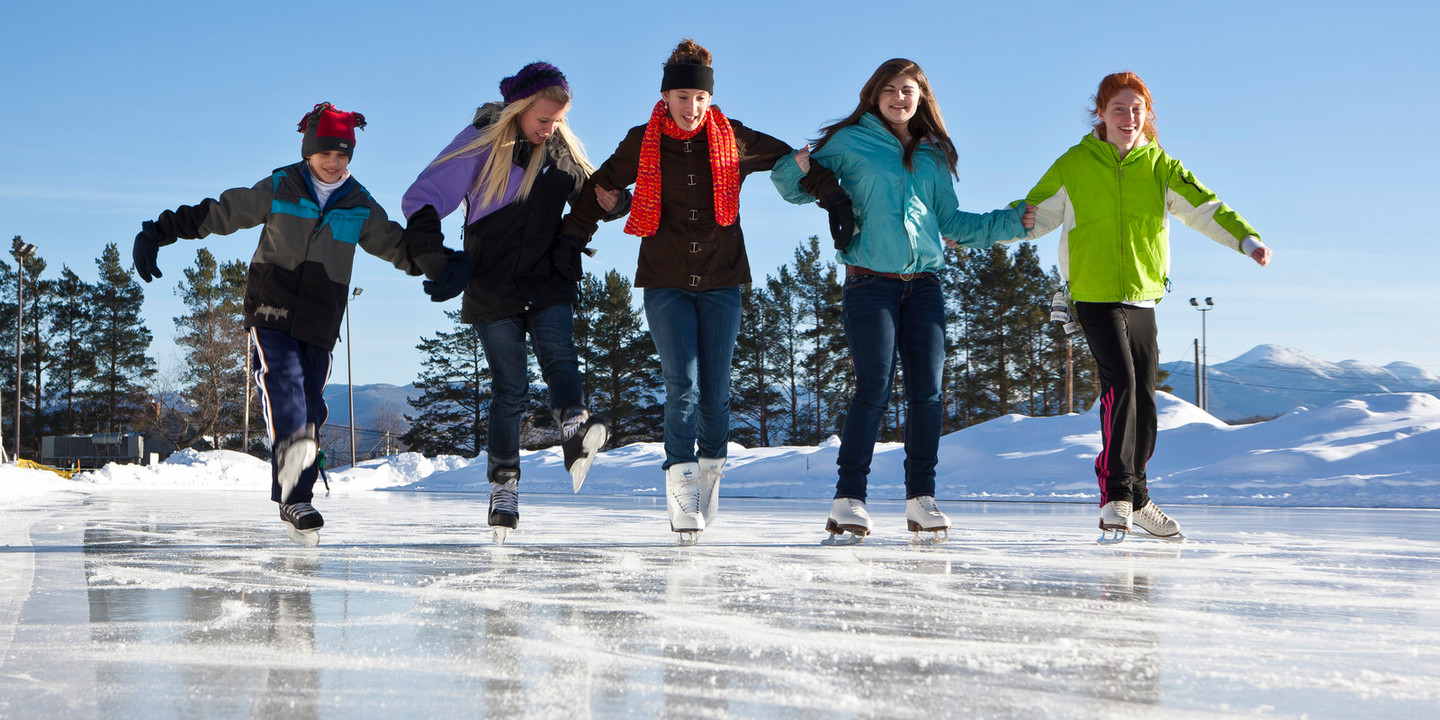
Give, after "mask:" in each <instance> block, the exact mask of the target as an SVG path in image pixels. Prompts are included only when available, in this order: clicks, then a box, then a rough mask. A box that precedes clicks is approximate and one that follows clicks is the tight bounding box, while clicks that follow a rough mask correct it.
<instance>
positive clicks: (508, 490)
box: [490, 480, 520, 515]
mask: <svg viewBox="0 0 1440 720" xmlns="http://www.w3.org/2000/svg"><path fill="white" fill-rule="evenodd" d="M490 512H492V513H494V512H502V513H507V514H510V515H518V514H519V513H520V481H519V480H506V481H505V482H503V483H497V482H492V483H490Z"/></svg>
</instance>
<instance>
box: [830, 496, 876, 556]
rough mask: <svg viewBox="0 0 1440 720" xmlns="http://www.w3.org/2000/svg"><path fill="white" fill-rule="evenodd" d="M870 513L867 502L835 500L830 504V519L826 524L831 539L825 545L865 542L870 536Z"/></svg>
mask: <svg viewBox="0 0 1440 720" xmlns="http://www.w3.org/2000/svg"><path fill="white" fill-rule="evenodd" d="M871 527H872V524H871V522H870V513H869V511H867V510H866V509H865V501H864V500H859V499H856V498H835V500H834V501H832V502H831V503H830V519H829V520H827V521H826V522H825V532H828V533H830V537H828V538H825V540H823V541H822V542H821V544H823V545H854V544H856V543H859V542H863V541H864V540H865V537H866V536H867V535H869V534H870V528H871Z"/></svg>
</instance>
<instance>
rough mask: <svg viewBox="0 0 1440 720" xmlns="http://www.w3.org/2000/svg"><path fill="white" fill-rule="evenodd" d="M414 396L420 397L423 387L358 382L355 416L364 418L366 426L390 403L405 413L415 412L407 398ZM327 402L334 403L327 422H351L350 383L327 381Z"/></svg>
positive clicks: (334, 423) (328, 403)
mask: <svg viewBox="0 0 1440 720" xmlns="http://www.w3.org/2000/svg"><path fill="white" fill-rule="evenodd" d="M412 397H420V391H419V390H418V389H416V387H415V386H414V385H404V386H398V385H389V384H387V383H373V384H370V385H356V386H355V417H357V418H360V425H361V426H362V427H364V426H365V425H367V424H369V423H370V421H371V419H372V418H374V417H375V413H376V412H379V411H380V410H382V409H384V408H385V407H387V406H391V407H394V408H395V409H397V410H399V411H400V413H402V414H403V413H414V412H415V411H414V410H413V409H412V408H411V407H410V403H409V402H407V401H408V400H409V399H410V398H412ZM325 403H326V404H327V405H329V406H330V418H329V420H328V421H327V422H329V423H330V424H332V425H348V424H350V395H349V386H347V385H341V384H331V385H326V386H325Z"/></svg>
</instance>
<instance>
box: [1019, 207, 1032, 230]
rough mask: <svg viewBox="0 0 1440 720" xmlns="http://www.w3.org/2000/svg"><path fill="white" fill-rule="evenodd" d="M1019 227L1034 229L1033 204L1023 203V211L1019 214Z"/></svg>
mask: <svg viewBox="0 0 1440 720" xmlns="http://www.w3.org/2000/svg"><path fill="white" fill-rule="evenodd" d="M1020 227H1023V228H1025V229H1026V230H1034V229H1035V206H1034V205H1031V204H1029V203H1026V205H1025V213H1024V214H1022V215H1021V216H1020Z"/></svg>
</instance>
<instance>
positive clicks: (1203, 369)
mask: <svg viewBox="0 0 1440 720" xmlns="http://www.w3.org/2000/svg"><path fill="white" fill-rule="evenodd" d="M1190 306H1191V307H1193V308H1195V309H1196V310H1199V311H1200V367H1198V368H1196V372H1198V373H1199V377H1200V385H1199V390H1198V391H1197V393H1196V395H1197V398H1196V400H1197V403H1198V404H1199V405H1200V409H1201V410H1209V409H1210V377H1209V374H1210V372H1209V370H1210V358H1209V355H1208V354H1207V353H1206V349H1207V348H1206V338H1205V334H1206V328H1205V313H1207V312H1210V311H1211V310H1214V309H1215V299H1214V298H1208V297H1207V298H1205V306H1204V307H1201V306H1200V303H1199V301H1197V300H1196V299H1195V298H1193V297H1192V298H1190Z"/></svg>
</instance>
